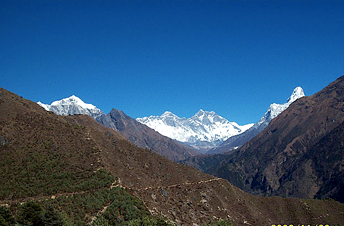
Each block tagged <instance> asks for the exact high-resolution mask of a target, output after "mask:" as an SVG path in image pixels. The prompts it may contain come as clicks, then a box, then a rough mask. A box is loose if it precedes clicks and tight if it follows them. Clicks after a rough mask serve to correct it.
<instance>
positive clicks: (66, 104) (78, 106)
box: [37, 95, 104, 118]
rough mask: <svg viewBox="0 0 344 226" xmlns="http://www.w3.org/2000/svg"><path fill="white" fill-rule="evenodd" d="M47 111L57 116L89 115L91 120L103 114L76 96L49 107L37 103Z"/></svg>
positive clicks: (56, 102)
mask: <svg viewBox="0 0 344 226" xmlns="http://www.w3.org/2000/svg"><path fill="white" fill-rule="evenodd" d="M37 104H39V105H40V106H42V107H43V108H44V109H45V110H47V111H52V112H54V113H55V114H58V115H77V114H82V115H89V116H91V117H93V118H97V117H99V116H101V115H104V113H103V112H102V111H101V110H100V109H99V108H97V107H96V106H94V105H92V104H86V103H85V102H83V101H82V100H81V99H80V98H79V97H77V96H74V95H72V96H70V97H68V98H65V99H62V100H58V101H54V102H52V103H51V104H50V105H49V104H43V103H41V102H37Z"/></svg>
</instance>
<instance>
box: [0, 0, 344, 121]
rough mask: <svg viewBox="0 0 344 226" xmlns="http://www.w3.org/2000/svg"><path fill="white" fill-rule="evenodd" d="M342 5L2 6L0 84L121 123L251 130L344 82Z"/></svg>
mask: <svg viewBox="0 0 344 226" xmlns="http://www.w3.org/2000/svg"><path fill="white" fill-rule="evenodd" d="M343 24H344V1H333V0H327V1H319V0H312V1H306V0H297V1H296V0H295V1H294V0H285V1H282V0H266V1H257V0H252V1H251V0H228V1H225V0H199V1H193V0H154V1H153V0H145V1H143V0H142V1H139V0H136V1H134V0H103V1H100V0H92V1H87V0H79V1H76V0H49V1H46V0H41V1H40V0H34V1H27V0H10V1H7V0H1V1H0V50H1V51H0V62H1V63H0V76H1V77H0V86H1V87H3V88H5V89H7V90H9V91H12V92H14V93H17V94H18V95H21V96H23V97H24V98H27V99H30V100H32V101H35V102H37V101H41V102H43V103H51V102H52V101H55V100H59V99H62V98H65V97H68V96H71V95H73V94H74V95H76V96H78V97H80V98H81V99H82V100H84V101H85V102H86V103H91V104H94V105H96V106H97V107H99V108H100V109H102V110H103V111H104V112H106V113H108V112H109V111H110V110H111V109H112V108H116V109H120V110H122V111H124V112H125V113H126V114H128V115H129V116H131V117H134V118H136V117H143V116H150V115H161V114H162V113H164V111H167V110H168V111H171V112H173V113H175V114H176V115H178V116H180V117H190V116H192V115H194V114H195V113H196V112H197V111H198V110H199V109H203V110H208V111H215V112H216V113H218V114H219V115H221V116H223V117H225V118H227V119H228V120H230V121H236V122H238V123H239V124H246V123H251V122H256V121H258V120H259V119H260V117H261V116H262V115H263V114H264V113H265V111H266V109H267V108H268V107H269V105H270V104H271V103H273V102H275V103H284V102H286V100H287V98H288V97H289V95H290V94H291V92H292V90H293V89H294V88H295V87H296V86H301V87H303V89H304V91H305V93H306V95H311V94H314V93H315V92H317V91H319V90H321V89H322V88H323V87H325V86H326V85H328V84H329V83H330V82H332V81H334V80H335V79H337V78H338V77H340V76H342V75H343V74H344V54H343V53H344V29H343Z"/></svg>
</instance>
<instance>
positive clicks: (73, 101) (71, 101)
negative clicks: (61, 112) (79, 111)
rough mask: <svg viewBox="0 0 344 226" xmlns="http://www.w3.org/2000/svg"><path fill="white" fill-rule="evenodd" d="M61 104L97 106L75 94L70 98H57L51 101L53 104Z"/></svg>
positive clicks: (84, 106)
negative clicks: (87, 102)
mask: <svg viewBox="0 0 344 226" xmlns="http://www.w3.org/2000/svg"><path fill="white" fill-rule="evenodd" d="M59 105H76V106H80V107H82V108H85V109H96V106H94V105H92V104H86V103H85V102H84V101H82V100H81V99H80V98H79V97H77V96H75V95H72V96H70V97H68V98H65V99H62V100H57V101H54V102H52V103H51V106H59Z"/></svg>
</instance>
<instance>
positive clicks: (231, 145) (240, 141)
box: [207, 87, 305, 154]
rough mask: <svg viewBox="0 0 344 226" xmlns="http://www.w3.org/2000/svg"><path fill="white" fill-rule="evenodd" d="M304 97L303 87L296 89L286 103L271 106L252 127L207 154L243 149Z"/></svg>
mask: <svg viewBox="0 0 344 226" xmlns="http://www.w3.org/2000/svg"><path fill="white" fill-rule="evenodd" d="M304 96H305V94H304V91H303V89H302V88H301V87H296V88H295V89H294V90H293V92H292V94H291V95H290V97H289V98H288V100H287V102H286V103H284V104H276V103H273V104H271V105H270V107H269V108H268V110H267V111H266V112H265V114H264V116H263V117H262V118H261V119H260V120H259V121H258V122H257V123H255V124H254V125H253V126H252V127H250V128H249V129H248V130H246V131H244V132H243V133H240V134H238V135H235V136H231V137H230V138H228V139H227V140H226V141H225V142H223V143H221V144H220V145H219V146H218V147H215V148H213V149H211V150H209V151H208V152H207V154H217V153H225V152H228V151H231V150H233V149H236V148H239V147H241V146H242V145H244V144H245V143H246V142H248V141H249V140H251V139H252V138H253V137H255V136H256V135H257V134H258V133H260V132H261V131H262V130H263V129H265V128H266V127H267V126H268V125H269V123H270V122H271V120H272V119H274V118H275V117H277V116H278V115H279V114H281V113H282V112H283V111H284V110H285V109H287V108H288V107H289V105H290V104H291V103H293V102H294V101H296V100H297V99H299V98H301V97H304Z"/></svg>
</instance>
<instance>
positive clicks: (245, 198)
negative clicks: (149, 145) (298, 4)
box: [0, 88, 344, 225]
mask: <svg viewBox="0 0 344 226" xmlns="http://www.w3.org/2000/svg"><path fill="white" fill-rule="evenodd" d="M340 95H341V96H343V93H341V94H340ZM337 97H338V98H340V97H339V95H338V96H337ZM336 106H337V107H339V105H336ZM303 107H305V106H303ZM309 110H311V109H309ZM332 116H333V115H329V121H332V120H334V119H335V118H332ZM284 117H285V116H284ZM338 129H340V128H338ZM268 131H270V130H268ZM275 132H276V131H275ZM333 132H334V133H333V134H332V138H330V137H329V139H330V140H331V139H334V138H335V136H336V133H335V131H333ZM337 132H338V133H340V130H338V131H337ZM0 141H1V142H0V163H1V164H0V171H1V172H2V173H1V174H0V179H1V181H2V183H0V204H1V207H0V210H1V211H0V216H1V220H2V221H1V223H4V224H5V225H6V224H7V223H9V224H11V222H13V221H15V220H16V221H18V222H19V223H20V224H26V225H35V224H34V222H36V220H37V219H38V220H40V219H42V220H44V221H45V222H46V221H49V222H51V221H52V220H54V221H55V222H56V220H59V221H60V222H61V224H59V225H86V224H89V225H116V224H122V225H124V224H126V225H144V224H146V225H147V224H148V225H167V223H169V224H170V225H171V224H172V225H214V224H220V223H221V224H222V225H223V224H224V223H225V224H226V225H231V224H233V225H272V224H276V225H277V224H284V223H288V224H289V225H290V224H293V225H298V224H312V225H316V224H324V222H325V224H329V225H340V224H341V223H342V222H343V212H344V205H343V204H341V203H338V202H336V201H334V200H311V199H307V200H304V199H290V198H280V197H268V198H266V197H262V196H253V195H250V194H248V193H245V192H244V191H242V190H240V189H238V188H237V187H235V186H233V185H232V184H230V183H229V182H228V181H226V180H224V179H221V178H217V177H214V176H210V175H208V174H204V173H201V172H199V171H197V170H195V169H193V168H190V167H187V166H184V165H182V164H178V163H175V162H172V161H170V160H168V159H166V158H164V157H161V156H160V155H158V154H155V153H154V152H152V151H150V150H148V149H143V148H139V147H137V146H136V145H134V144H132V143H131V142H129V141H128V139H126V138H124V137H123V136H122V135H121V134H119V133H118V132H117V131H116V130H114V129H110V128H107V127H104V126H102V125H100V124H99V123H97V122H96V121H95V120H94V119H93V118H91V117H89V116H87V115H74V116H61V115H56V114H54V113H52V112H49V111H45V110H44V109H43V108H42V107H40V106H39V105H37V104H36V103H33V102H31V101H29V100H26V99H24V98H22V97H19V96H17V95H15V94H13V93H11V92H8V91H6V90H4V89H1V88H0ZM338 144H339V145H340V144H341V143H340V142H339V143H338ZM326 155H327V153H326V154H325V156H326ZM30 210H33V211H31V212H30ZM28 213H30V214H29V215H28ZM14 214H17V217H16V218H13V217H11V215H14ZM33 217H35V218H34V219H33ZM154 222H155V223H154ZM157 222H159V224H158V223H157Z"/></svg>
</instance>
